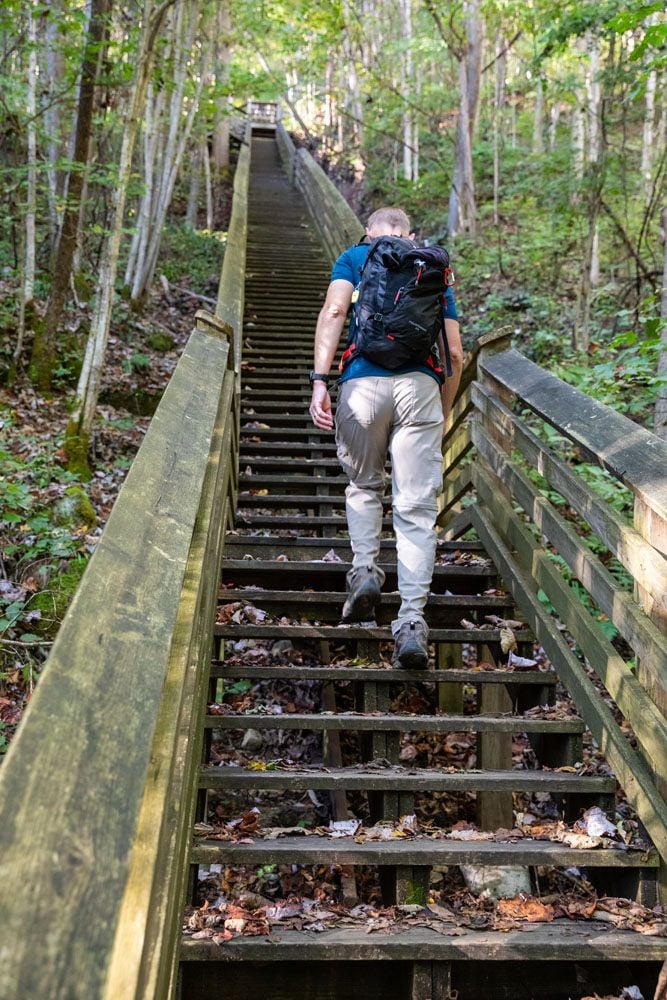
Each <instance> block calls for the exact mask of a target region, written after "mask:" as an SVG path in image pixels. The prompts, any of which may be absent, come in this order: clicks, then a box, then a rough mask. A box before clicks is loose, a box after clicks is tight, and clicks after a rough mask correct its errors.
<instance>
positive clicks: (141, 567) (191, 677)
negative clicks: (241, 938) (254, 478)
mask: <svg viewBox="0 0 667 1000" xmlns="http://www.w3.org/2000/svg"><path fill="white" fill-rule="evenodd" d="M248 158H249V147H248V146H246V147H244V149H243V151H242V153H241V159H240V162H239V172H238V174H237V178H236V183H235V191H234V209H233V221H232V225H231V227H230V239H229V242H228V245H227V250H226V253H225V258H224V265H223V274H222V279H221V300H220V304H219V308H218V312H217V315H216V316H209V315H208V314H206V313H199V314H198V316H197V323H196V327H195V329H194V331H193V333H192V335H191V337H190V339H189V341H188V343H187V346H186V348H185V350H184V352H183V355H182V357H181V359H180V360H179V363H178V365H177V367H176V370H175V371H174V374H173V376H172V378H171V380H170V382H169V385H168V386H167V389H166V391H165V393H164V396H163V398H162V400H161V402H160V405H159V407H158V409H157V412H156V413H155V416H154V418H153V420H152V422H151V424H150V426H149V429H148V432H147V434H146V437H145V439H144V442H143V444H142V446H141V448H140V450H139V452H138V454H137V456H136V458H135V460H134V462H133V464H132V467H131V469H130V471H129V473H128V476H127V479H126V481H125V483H124V485H123V488H122V489H121V491H120V494H119V496H118V499H117V501H116V504H115V505H114V509H113V511H112V513H111V516H110V518H109V521H108V524H107V526H106V528H105V530H104V533H103V535H102V537H101V539H100V542H99V544H98V546H97V549H96V551H95V553H94V555H93V557H92V558H91V561H90V564H89V566H88V567H87V569H86V572H85V574H84V577H83V580H82V582H81V584H80V587H79V589H78V591H77V593H76V595H75V597H74V600H73V601H72V604H71V606H70V608H69V610H68V612H67V614H66V616H65V620H64V621H63V624H62V627H61V629H60V631H59V633H58V636H57V638H56V641H55V643H54V646H53V649H52V652H51V656H50V657H49V660H48V663H47V665H46V667H45V669H44V672H43V676H42V677H41V679H40V682H39V685H38V686H37V689H36V691H35V694H34V696H33V698H32V700H31V703H30V705H29V707H28V709H27V711H26V714H25V718H24V719H23V721H22V723H21V725H20V726H19V729H18V731H17V734H16V737H15V739H14V741H13V742H12V745H11V748H10V750H9V753H8V755H7V759H6V761H5V763H4V764H3V767H2V770H1V771H0V920H1V921H2V929H3V932H2V942H1V943H0V996H2V997H7V998H9V997H12V998H14V997H16V998H18V997H26V998H27V997H49V998H50V1000H58V998H63V1000H64V998H71V997H75V996H77V997H79V996H85V997H88V998H90V1000H93V998H106V1000H118V998H120V997H122V998H123V1000H129V998H131V997H144V996H159V997H170V996H172V995H173V994H174V991H175V984H176V968H177V959H178V940H179V935H180V927H181V920H182V907H183V902H184V897H185V884H186V877H187V871H188V865H187V854H188V850H189V844H190V835H191V827H192V821H193V817H194V799H195V795H196V788H197V782H196V780H195V778H196V769H197V767H198V766H199V764H200V753H201V750H200V748H201V733H202V725H203V713H204V706H205V697H206V684H207V679H208V668H209V663H210V658H211V647H212V633H213V629H212V625H213V620H214V612H215V605H216V600H217V592H218V577H219V567H220V561H221V558H222V548H223V540H224V530H225V526H226V525H227V524H228V523H229V522H230V520H231V518H232V515H233V509H234V493H235V489H236V485H235V484H236V482H237V466H238V412H239V402H238V376H239V372H240V337H241V317H242V310H243V290H242V278H243V270H244V267H243V253H244V235H245V216H246V209H245V202H246V192H247V180H248ZM239 257H241V263H239V259H238V258H239Z"/></svg>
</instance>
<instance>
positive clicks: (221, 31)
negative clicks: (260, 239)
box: [213, 0, 232, 174]
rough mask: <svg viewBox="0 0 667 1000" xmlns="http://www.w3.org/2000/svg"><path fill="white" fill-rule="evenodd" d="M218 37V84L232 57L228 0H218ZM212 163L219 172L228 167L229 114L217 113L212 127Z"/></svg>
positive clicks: (226, 72)
mask: <svg viewBox="0 0 667 1000" xmlns="http://www.w3.org/2000/svg"><path fill="white" fill-rule="evenodd" d="M218 3H219V6H218V39H217V43H216V44H217V55H216V67H215V77H216V81H217V83H218V84H221V83H224V82H226V80H227V77H228V76H229V65H230V62H231V58H232V47H231V37H232V12H231V4H230V0H218ZM213 164H214V166H215V170H216V172H217V173H218V174H219V173H220V171H222V170H227V169H228V168H229V115H228V114H225V113H224V112H222V113H220V114H218V116H217V118H216V121H215V126H214V129H213Z"/></svg>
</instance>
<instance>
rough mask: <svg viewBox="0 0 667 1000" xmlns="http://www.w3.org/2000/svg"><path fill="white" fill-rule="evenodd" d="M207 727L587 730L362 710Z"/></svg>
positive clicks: (215, 721) (501, 718)
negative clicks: (366, 712)
mask: <svg viewBox="0 0 667 1000" xmlns="http://www.w3.org/2000/svg"><path fill="white" fill-rule="evenodd" d="M204 725H205V726H206V728H207V729H221V730H222V729H299V730H313V731H324V730H326V731H340V732H365V733H371V732H400V733H544V734H549V735H567V734H572V733H583V732H584V729H585V726H584V724H583V722H582V721H581V719H576V718H566V719H534V718H524V717H523V716H521V715H517V716H514V715H497V716H496V715H402V714H400V713H398V712H397V713H395V714H387V715H382V714H377V715H375V714H374V715H364V714H362V713H361V712H338V713H336V714H335V715H333V714H332V715H327V714H325V713H324V712H320V713H318V714H315V713H313V714H308V713H300V712H294V713H286V712H283V713H282V714H281V715H270V714H269V715H260V714H258V713H248V714H241V713H240V714H238V715H216V714H208V715H207V716H206V719H205V722H204Z"/></svg>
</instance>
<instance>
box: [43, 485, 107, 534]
mask: <svg viewBox="0 0 667 1000" xmlns="http://www.w3.org/2000/svg"><path fill="white" fill-rule="evenodd" d="M51 519H52V521H53V523H54V524H57V525H59V526H62V527H65V528H74V529H76V528H81V527H84V528H87V529H90V528H93V527H94V526H95V525H96V524H97V514H96V513H95V508H94V507H93V505H92V503H91V502H90V500H89V498H88V495H87V493H86V492H85V490H83V489H82V488H81V487H80V486H68V488H67V489H66V490H65V493H64V495H63V496H62V497H60V498H59V499H58V500H56V502H55V503H54V505H53V507H52V508H51Z"/></svg>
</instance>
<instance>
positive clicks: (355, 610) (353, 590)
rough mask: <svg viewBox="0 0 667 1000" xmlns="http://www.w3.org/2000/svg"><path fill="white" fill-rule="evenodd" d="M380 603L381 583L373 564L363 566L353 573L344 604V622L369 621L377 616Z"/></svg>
mask: <svg viewBox="0 0 667 1000" xmlns="http://www.w3.org/2000/svg"><path fill="white" fill-rule="evenodd" d="M379 603H380V584H379V583H378V582H377V578H376V576H375V572H374V570H373V567H372V566H362V567H361V568H360V569H357V570H355V571H354V573H353V574H352V580H351V582H350V590H349V593H348V595H347V600H346V601H345V604H344V605H343V614H342V619H341V620H342V621H343V622H367V621H371V620H372V619H374V618H375V605H376V604H379Z"/></svg>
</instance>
